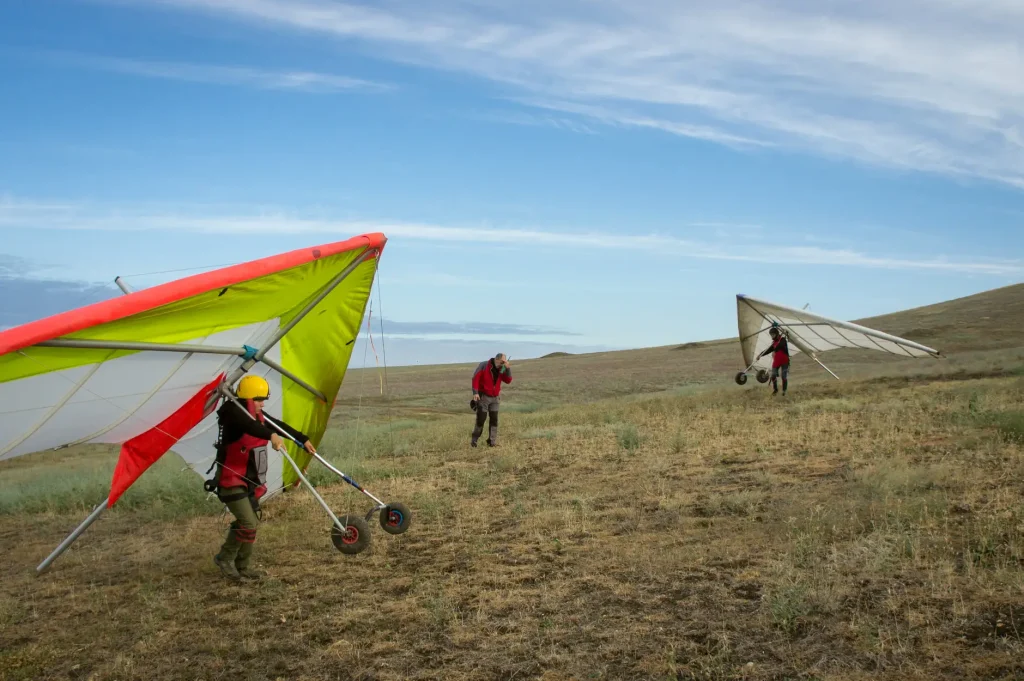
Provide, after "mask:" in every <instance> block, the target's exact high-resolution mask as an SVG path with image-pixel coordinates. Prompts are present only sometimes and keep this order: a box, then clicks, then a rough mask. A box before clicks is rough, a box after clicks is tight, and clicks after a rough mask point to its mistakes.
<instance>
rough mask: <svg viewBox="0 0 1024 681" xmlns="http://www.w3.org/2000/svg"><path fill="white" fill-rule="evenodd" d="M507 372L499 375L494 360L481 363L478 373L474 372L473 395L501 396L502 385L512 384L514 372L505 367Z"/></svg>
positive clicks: (477, 369)
mask: <svg viewBox="0 0 1024 681" xmlns="http://www.w3.org/2000/svg"><path fill="white" fill-rule="evenodd" d="M504 369H505V370H504V371H502V372H501V373H498V369H497V368H496V367H495V366H494V360H493V359H489V360H487V361H486V362H480V365H479V366H477V368H476V371H474V372H473V394H474V395H487V396H488V397H497V396H498V395H500V394H501V384H502V383H511V382H512V370H511V369H509V368H508V366H505V368H504Z"/></svg>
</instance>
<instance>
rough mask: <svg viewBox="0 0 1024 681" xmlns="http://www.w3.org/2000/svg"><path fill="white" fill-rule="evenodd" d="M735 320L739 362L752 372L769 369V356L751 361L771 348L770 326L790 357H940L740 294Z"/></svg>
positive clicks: (878, 334)
mask: <svg viewBox="0 0 1024 681" xmlns="http://www.w3.org/2000/svg"><path fill="white" fill-rule="evenodd" d="M736 316H737V323H738V325H739V333H740V346H741V348H742V350H743V361H744V363H745V364H746V365H747V366H749V367H751V368H754V369H771V366H772V359H771V355H768V356H766V357H762V358H761V359H755V358H756V357H757V355H758V354H760V353H761V352H763V351H764V350H765V349H766V348H767V347H768V346H769V345H770V344H771V337H770V336H769V335H768V333H767V331H768V329H769V328H771V327H772V325H773V324H777V325H778V326H779V327H781V328H782V330H783V331H785V332H786V333H787V335H788V337H789V352H790V355H794V354H798V353H800V352H804V353H807V354H809V355H811V356H812V357H813V356H814V355H816V353H819V352H827V351H828V350H837V349H839V348H860V349H863V350H878V351H881V352H886V353H889V354H893V355H899V356H903V357H939V356H940V353H939V351H938V350H936V349H934V348H930V347H928V346H926V345H921V344H920V343H915V342H914V341H911V340H907V339H906V338H900V337H899V336H893V335H890V334H887V333H883V332H882V331H876V330H875V329H869V328H867V327H866V326H861V325H859V324H854V323H852V322H842V321H838V320H835V319H829V318H828V317H823V316H821V315H817V314H814V313H812V312H808V311H807V310H797V309H795V308H791V307H786V306H785V305H779V304H777V303H770V302H767V301H764V300H758V299H756V298H751V297H749V296H745V295H743V294H739V295H737V296H736Z"/></svg>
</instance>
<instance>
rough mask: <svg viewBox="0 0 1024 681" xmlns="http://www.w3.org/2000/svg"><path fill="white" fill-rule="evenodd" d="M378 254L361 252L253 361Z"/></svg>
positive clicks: (368, 250)
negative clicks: (356, 270) (357, 269)
mask: <svg viewBox="0 0 1024 681" xmlns="http://www.w3.org/2000/svg"><path fill="white" fill-rule="evenodd" d="M378 253H379V251H378V250H377V249H376V248H368V249H366V250H365V251H363V252H362V253H361V254H360V255H359V256H358V257H357V258H356V259H355V260H353V261H352V262H351V263H350V264H349V266H348V267H346V268H345V269H343V270H342V271H341V272H339V273H338V276H336V277H335V278H334V279H332V280H331V282H330V283H329V284H327V286H325V287H324V288H323V289H322V290H321V291H320V293H318V294H317V295H316V297H315V298H313V300H311V301H309V303H308V304H307V305H306V307H304V308H302V310H301V311H300V312H299V313H298V314H297V315H295V317H294V318H293V319H292V320H291V321H290V322H288V323H287V324H285V325H284V326H283V327H282V328H281V329H279V330H278V332H277V333H275V334H274V336H273V338H271V339H270V340H269V341H267V342H266V344H265V345H264V346H263V347H262V348H260V349H259V352H257V353H256V356H255V358H254V359H256V360H258V361H262V360H263V356H264V355H265V354H267V353H268V352H269V351H270V349H271V348H272V347H274V346H275V345H277V344H278V343H279V342H281V339H282V338H284V337H285V336H286V335H288V332H289V331H291V330H292V329H293V328H295V325H296V324H298V323H299V322H301V321H302V320H303V319H305V318H306V315H308V314H309V313H310V312H312V311H313V308H315V307H316V306H317V305H319V304H320V301H321V300H323V299H324V298H326V297H327V296H328V295H330V293H331V291H333V290H334V289H336V288H337V287H338V285H339V284H340V283H341V282H343V281H345V278H346V277H347V276H348V275H350V274H352V272H354V271H355V269H356V268H357V267H359V266H360V265H362V264H363V263H364V262H365V261H367V260H369V259H370V258H376V257H377V254H378ZM229 382H230V381H229Z"/></svg>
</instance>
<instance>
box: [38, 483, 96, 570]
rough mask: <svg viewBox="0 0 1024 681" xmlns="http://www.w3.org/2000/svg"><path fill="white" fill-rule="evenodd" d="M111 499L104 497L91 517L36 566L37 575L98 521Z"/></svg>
mask: <svg viewBox="0 0 1024 681" xmlns="http://www.w3.org/2000/svg"><path fill="white" fill-rule="evenodd" d="M109 501H110V500H109V499H104V500H103V503H101V504H100V505H99V506H97V507H96V508H94V509H93V511H92V513H90V514H89V517H88V518H86V519H85V520H84V521H82V524H81V525H79V526H78V527H76V528H75V531H74V532H72V533H71V534H69V535H68V536H67V538H66V539H65V540H64V541H62V542H61V543H60V545H59V546H58V547H57V548H55V549H54V550H53V553H51V554H50V555H48V556H47V557H46V560H44V561H43V562H42V563H40V564H39V566H38V567H37V568H36V574H37V575H38V574H42V573H43V572H44V571H45V570H46V569H47V568H48V567H50V565H51V564H52V563H53V561H55V560H57V557H58V556H60V554H62V553H64V552H65V551H67V549H68V547H69V546H71V544H73V543H74V541H75V540H76V539H78V538H79V537H80V536H81V535H82V533H83V532H85V531H86V530H87V529H88V528H89V526H90V525H92V524H93V523H94V522H96V519H97V518H99V517H100V514H101V513H103V511H104V510H105V509H106V508H107V503H108V502H109Z"/></svg>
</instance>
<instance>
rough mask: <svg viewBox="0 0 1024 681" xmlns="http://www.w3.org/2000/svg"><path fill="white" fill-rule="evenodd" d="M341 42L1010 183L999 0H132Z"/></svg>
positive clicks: (1007, 13) (1011, 104) (1023, 20)
mask: <svg viewBox="0 0 1024 681" xmlns="http://www.w3.org/2000/svg"><path fill="white" fill-rule="evenodd" d="M132 4H145V5H158V6H167V7H174V8H178V9H187V10H192V11H197V12H202V13H205V14H206V15H207V16H216V17H221V18H233V19H237V20H243V21H247V22H251V23H252V24H253V25H258V26H262V27H271V28H279V29H287V30H291V31H295V32H300V33H307V34H311V35H316V36H321V37H324V38H327V39H342V40H345V41H346V42H347V43H348V44H351V45H355V46H357V47H358V49H362V50H364V51H366V52H368V53H370V54H373V55H375V56H380V57H384V58H389V59H394V60H398V61H401V62H405V63H409V64H416V65H421V66H427V67H432V68H439V69H446V70H454V71H459V72H464V73H469V74H473V75H476V76H479V77H482V78H485V79H488V80H490V81H492V82H495V83H499V84H502V85H503V86H506V87H507V88H508V92H506V93H505V94H506V95H507V96H513V97H515V96H518V97H524V98H526V101H528V102H529V103H530V104H531V105H534V106H542V107H544V108H546V109H548V110H558V111H562V112H563V113H565V114H566V115H573V116H578V117H580V118H581V119H584V120H590V121H594V122H600V123H604V124H617V125H624V126H640V127H646V128H654V129H659V130H663V131H665V132H668V133H671V134H675V135H681V136H685V137H692V138H698V139H703V140H708V141H712V142H717V143H723V144H729V145H733V146H747V147H749V146H751V145H758V146H760V145H773V146H782V147H786V148H795V149H800V150H803V151H806V152H810V153H815V154H825V155H828V156H833V157H837V158H845V159H854V160H857V161H860V162H866V163H871V164H877V165H882V166H888V167H892V168H897V169H904V170H915V171H929V172H935V173H942V174H947V175H953V176H961V177H976V178H985V179H987V180H994V181H997V182H1001V183H1006V184H1009V185H1013V186H1016V187H1022V188H1024V135H1022V132H1021V131H1022V129H1024V78H1021V77H1020V74H1021V73H1024V50H1021V47H1020V45H1021V43H1020V36H1021V35H1024V10H1022V9H1021V5H1020V3H1017V2H1015V1H1014V0H971V1H968V0H901V2H890V1H889V0H862V1H861V2H850V3H821V2H812V1H811V0H791V1H789V2H786V3H781V2H758V3H755V2H751V1H750V0H693V1H691V2H685V3H684V2H677V1H675V0H631V1H630V2H619V1H618V0H561V1H557V2H539V0H536V1H534V0H528V1H524V2H516V3H500V2H497V1H496V0H391V1H390V2H388V3H386V4H372V5H371V4H358V3H356V2H343V1H340V0H134V2H133V3H132Z"/></svg>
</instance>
